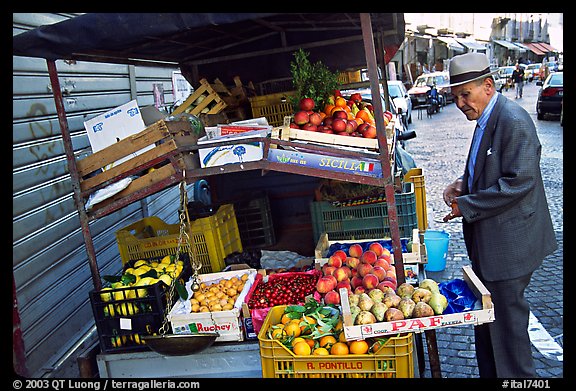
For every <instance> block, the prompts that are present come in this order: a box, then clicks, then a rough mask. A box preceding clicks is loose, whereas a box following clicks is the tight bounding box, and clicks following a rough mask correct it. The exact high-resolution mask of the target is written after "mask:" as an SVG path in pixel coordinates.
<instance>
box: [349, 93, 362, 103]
mask: <svg viewBox="0 0 576 391" xmlns="http://www.w3.org/2000/svg"><path fill="white" fill-rule="evenodd" d="M350 99H351V100H352V101H354V103H358V102H361V101H362V95H360V93H359V92H355V93H353V94H352V95H350Z"/></svg>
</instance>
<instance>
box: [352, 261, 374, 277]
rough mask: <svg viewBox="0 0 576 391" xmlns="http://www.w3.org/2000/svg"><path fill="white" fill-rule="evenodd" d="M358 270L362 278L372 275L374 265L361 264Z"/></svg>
mask: <svg viewBox="0 0 576 391" xmlns="http://www.w3.org/2000/svg"><path fill="white" fill-rule="evenodd" d="M356 270H358V275H359V276H360V277H364V276H365V275H366V274H369V273H372V265H370V264H369V263H362V262H360V264H359V265H358V267H357V268H356Z"/></svg>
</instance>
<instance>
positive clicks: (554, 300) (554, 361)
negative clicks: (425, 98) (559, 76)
mask: <svg viewBox="0 0 576 391" xmlns="http://www.w3.org/2000/svg"><path fill="white" fill-rule="evenodd" d="M539 88H540V87H538V86H536V84H535V83H528V84H527V85H526V86H525V88H524V97H523V98H522V99H519V100H517V102H518V103H520V104H521V105H522V106H523V107H524V108H525V109H526V110H527V111H528V112H529V113H530V114H531V116H532V118H533V120H534V122H535V124H536V127H537V129H538V135H539V137H540V142H541V143H542V159H541V169H542V174H543V178H544V184H545V187H546V194H547V198H548V202H549V207H550V212H551V215H552V219H553V223H554V228H555V231H556V237H557V240H558V243H559V248H558V250H557V251H556V252H554V253H553V254H551V255H550V256H548V257H547V258H546V259H545V260H544V264H543V265H542V267H541V268H540V269H538V270H537V271H536V272H535V273H534V274H533V276H532V282H531V284H530V285H529V287H528V289H527V292H526V297H527V298H528V300H529V302H530V305H531V311H532V313H533V314H534V315H535V316H536V318H537V319H538V320H539V321H540V323H541V324H542V326H544V328H545V329H546V331H547V332H548V333H549V334H550V336H551V337H552V338H553V341H555V342H557V343H558V344H559V345H560V346H562V345H563V332H564V331H563V330H564V327H563V316H564V312H563V304H564V303H563V294H564V288H563V270H564V267H563V128H562V127H561V126H560V123H559V121H558V119H557V118H550V119H549V120H543V121H539V120H537V119H536V97H537V93H538V90H539ZM504 95H505V96H507V97H508V98H510V99H514V98H515V97H514V91H513V90H510V91H505V92H504ZM474 126H475V122H469V121H466V119H465V117H464V115H463V114H462V113H461V112H460V111H459V110H458V108H457V107H456V105H455V104H454V103H449V104H448V105H447V106H445V107H444V108H443V109H442V110H441V111H440V112H439V113H437V114H434V115H433V116H432V117H431V118H427V116H426V113H423V115H422V117H421V118H418V115H417V112H414V113H413V115H412V124H410V125H409V129H410V130H415V131H416V133H417V137H416V138H415V139H412V140H410V141H408V142H407V145H406V150H407V151H408V152H409V153H410V154H411V155H412V157H413V158H414V160H415V161H416V164H417V166H418V167H419V168H422V171H423V174H424V180H425V190H426V199H427V202H426V205H427V209H428V229H438V230H445V231H447V232H449V233H450V235H451V237H450V243H449V250H448V258H447V262H446V268H445V270H443V271H441V272H427V276H428V277H430V278H433V279H435V280H437V281H444V280H449V279H453V278H462V272H461V269H462V266H463V265H469V264H470V260H469V259H468V255H467V252H466V247H465V245H464V239H463V236H462V225H461V219H455V220H452V221H451V222H450V223H443V222H442V217H443V216H444V215H446V213H448V212H449V209H448V208H447V207H446V205H445V204H444V201H443V200H442V191H443V190H444V188H445V186H446V185H447V184H449V183H450V182H451V181H453V180H454V179H455V178H456V177H457V176H459V175H461V173H462V170H463V169H464V166H465V160H466V155H467V153H468V148H469V146H470V140H471V139H472V133H473V131H474ZM436 338H437V345H438V353H439V358H440V368H441V373H442V377H443V378H474V377H478V367H477V364H476V358H475V350H474V335H473V327H472V326H458V327H448V328H443V329H437V330H436ZM422 340H423V341H424V343H423V346H424V352H425V354H424V357H425V364H426V365H425V372H424V376H425V377H431V372H430V365H429V360H428V354H427V348H426V342H425V336H424V334H422ZM532 348H533V349H532V350H533V356H534V359H535V363H536V369H537V374H538V376H539V377H542V378H562V377H563V373H564V371H563V361H561V360H559V359H558V358H557V357H556V356H550V355H548V356H545V355H544V354H542V353H541V352H540V351H539V350H538V349H537V348H536V347H535V346H534V341H533V345H532Z"/></svg>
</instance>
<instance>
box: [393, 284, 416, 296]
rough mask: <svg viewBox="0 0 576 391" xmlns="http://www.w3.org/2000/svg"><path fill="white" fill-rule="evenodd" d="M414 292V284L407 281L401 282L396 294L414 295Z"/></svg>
mask: <svg viewBox="0 0 576 391" xmlns="http://www.w3.org/2000/svg"><path fill="white" fill-rule="evenodd" d="M413 293H414V286H412V284H409V283H407V282H404V283H402V284H400V286H399V287H398V288H397V289H396V294H397V295H398V296H400V297H412V294H413Z"/></svg>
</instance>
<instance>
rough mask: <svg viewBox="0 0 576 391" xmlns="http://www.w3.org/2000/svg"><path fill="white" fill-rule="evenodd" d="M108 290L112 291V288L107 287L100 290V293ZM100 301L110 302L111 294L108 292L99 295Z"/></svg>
mask: <svg viewBox="0 0 576 391" xmlns="http://www.w3.org/2000/svg"><path fill="white" fill-rule="evenodd" d="M110 290H112V288H110V287H109V286H107V287H106V288H102V289H101V290H100V292H104V291H110ZM100 299H102V301H110V300H112V294H111V293H109V292H108V293H100Z"/></svg>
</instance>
